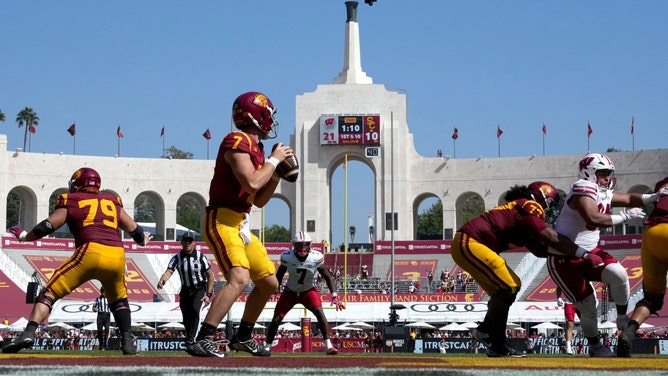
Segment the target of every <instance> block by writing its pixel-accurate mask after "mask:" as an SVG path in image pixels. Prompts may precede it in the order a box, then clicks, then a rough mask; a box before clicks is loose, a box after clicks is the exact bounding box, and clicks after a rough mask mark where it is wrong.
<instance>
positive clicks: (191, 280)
mask: <svg viewBox="0 0 668 376" xmlns="http://www.w3.org/2000/svg"><path fill="white" fill-rule="evenodd" d="M167 269H169V270H171V271H172V272H173V271H175V270H176V271H178V272H179V277H181V286H182V287H188V288H197V287H206V281H207V278H206V277H207V275H206V272H207V271H208V270H209V269H211V265H210V264H209V260H208V259H207V258H206V256H204V254H203V253H202V252H200V251H198V250H194V251H193V252H192V253H191V254H183V253H182V252H179V253H177V254H176V255H174V257H172V259H171V260H169V264H168V265H167Z"/></svg>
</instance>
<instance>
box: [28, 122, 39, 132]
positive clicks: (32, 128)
mask: <svg viewBox="0 0 668 376" xmlns="http://www.w3.org/2000/svg"><path fill="white" fill-rule="evenodd" d="M28 130H29V131H30V133H32V134H35V133H36V132H37V129H36V128H35V126H34V125H33V123H30V124H28Z"/></svg>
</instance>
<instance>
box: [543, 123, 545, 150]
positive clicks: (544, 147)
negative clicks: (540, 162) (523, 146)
mask: <svg viewBox="0 0 668 376" xmlns="http://www.w3.org/2000/svg"><path fill="white" fill-rule="evenodd" d="M543 127H545V124H543ZM543 129H545V128H543ZM544 156H545V131H544V130H543V157H544Z"/></svg>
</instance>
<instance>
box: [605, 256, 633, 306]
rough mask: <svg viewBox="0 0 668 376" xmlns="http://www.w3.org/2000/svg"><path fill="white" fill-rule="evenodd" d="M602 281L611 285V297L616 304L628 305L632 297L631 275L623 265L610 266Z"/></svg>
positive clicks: (607, 267)
mask: <svg viewBox="0 0 668 376" xmlns="http://www.w3.org/2000/svg"><path fill="white" fill-rule="evenodd" d="M601 280H603V282H605V283H607V284H609V285H610V295H611V296H612V299H613V300H614V301H615V304H617V305H625V304H628V302H629V297H630V295H631V290H630V287H629V275H628V274H627V273H626V269H624V267H623V266H622V265H621V264H619V263H615V264H608V266H606V267H605V269H603V272H602V273H601Z"/></svg>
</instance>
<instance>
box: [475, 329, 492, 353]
mask: <svg viewBox="0 0 668 376" xmlns="http://www.w3.org/2000/svg"><path fill="white" fill-rule="evenodd" d="M471 335H472V336H473V338H474V339H475V340H476V341H478V342H480V343H482V344H483V345H485V347H487V348H490V347H492V342H491V341H492V338H491V337H490V336H489V334H487V333H485V332H481V331H480V329H478V328H475V329H473V330H471Z"/></svg>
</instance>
